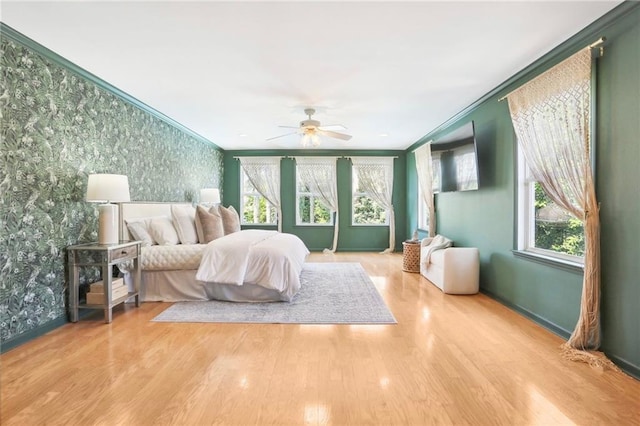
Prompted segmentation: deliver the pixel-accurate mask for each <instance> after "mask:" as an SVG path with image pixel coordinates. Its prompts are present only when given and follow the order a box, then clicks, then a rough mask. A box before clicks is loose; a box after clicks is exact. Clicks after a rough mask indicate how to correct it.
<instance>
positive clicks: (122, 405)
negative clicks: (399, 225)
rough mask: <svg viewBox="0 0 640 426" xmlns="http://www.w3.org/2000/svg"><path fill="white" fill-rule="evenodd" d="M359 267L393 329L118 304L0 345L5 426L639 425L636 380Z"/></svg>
mask: <svg viewBox="0 0 640 426" xmlns="http://www.w3.org/2000/svg"><path fill="white" fill-rule="evenodd" d="M309 261H310V262H333V261H336V262H360V263H362V265H363V266H364V268H365V269H366V270H367V272H368V273H369V275H370V276H371V278H372V280H373V282H374V284H375V285H376V287H377V289H378V290H379V292H380V293H381V294H382V296H383V298H384V299H385V301H386V303H387V305H388V306H389V308H390V309H391V311H392V312H393V314H394V316H395V317H396V319H397V320H398V324H397V325H291V324H289V325H282V324H280V325H279V324H178V323H154V322H150V320H151V319H152V318H153V317H154V316H156V315H157V314H159V313H160V312H161V311H162V310H164V309H165V308H166V307H167V305H168V304H163V303H143V304H142V306H141V307H140V308H138V309H136V308H135V307H133V306H129V305H128V306H126V307H124V308H117V309H115V311H114V320H113V323H111V324H104V323H103V322H102V318H101V317H100V316H99V315H97V316H91V317H89V318H87V319H83V320H81V321H80V322H79V323H77V324H67V325H65V326H64V327H61V328H59V329H57V330H55V331H53V332H51V333H49V334H47V335H46V336H43V337H41V338H38V339H36V340H34V341H32V342H29V343H27V344H24V345H22V346H20V347H18V348H16V349H13V350H11V351H9V352H7V353H5V354H3V355H2V357H1V359H0V361H1V367H2V373H1V382H0V385H1V388H2V389H1V398H2V399H1V411H0V414H1V417H0V423H2V424H3V425H39V424H65V425H67V424H69V425H74V424H77V425H94V424H97V425H148V424H149V425H150V424H154V425H163V424H176V425H204V424H242V425H244V424H260V425H270V424H277V425H281V424H296V425H298V424H310V425H316V424H318V425H320V424H348V425H357V424H382V425H390V424H403V425H404V424H420V425H423V424H473V425H484V424H492V425H493V424H500V425H516V424H517V425H525V424H527V425H528V424H544V425H549V424H580V425H596V424H602V425H632V424H633V425H637V424H639V423H640V381H637V380H635V379H633V378H631V377H628V376H626V375H624V374H622V373H617V372H611V371H599V370H596V369H593V368H591V367H589V366H587V365H585V364H580V363H574V362H570V361H565V360H563V359H562V358H561V357H560V355H559V346H560V344H561V343H562V339H561V338H559V337H557V336H555V335H553V334H551V333H550V332H548V331H546V330H544V329H543V328H541V327H539V326H538V325H536V324H535V323H533V322H531V321H529V320H528V319H526V318H524V317H522V316H520V315H519V314H517V313H515V312H513V311H511V310H509V309H507V308H505V307H503V306H502V305H500V304H499V303H497V302H495V301H493V300H492V299H490V298H488V297H486V296H484V295H475V296H451V295H444V294H442V293H441V292H440V290H438V289H437V288H436V287H435V286H433V285H432V284H430V283H429V282H428V281H427V280H426V279H424V278H422V277H420V275H419V274H411V273H406V272H402V271H401V269H402V257H401V255H399V254H394V255H379V254H373V253H367V254H360V253H359V254H336V255H323V254H319V253H314V254H312V255H311V256H310V258H309Z"/></svg>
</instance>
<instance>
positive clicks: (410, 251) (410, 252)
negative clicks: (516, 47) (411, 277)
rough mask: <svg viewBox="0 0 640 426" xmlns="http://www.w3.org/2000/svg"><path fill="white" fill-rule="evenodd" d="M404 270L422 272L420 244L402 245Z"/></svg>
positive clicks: (407, 243) (414, 242)
mask: <svg viewBox="0 0 640 426" xmlns="http://www.w3.org/2000/svg"><path fill="white" fill-rule="evenodd" d="M402 270H403V271H405V272H420V242H419V241H405V242H404V243H402Z"/></svg>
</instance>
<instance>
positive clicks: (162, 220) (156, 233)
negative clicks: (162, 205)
mask: <svg viewBox="0 0 640 426" xmlns="http://www.w3.org/2000/svg"><path fill="white" fill-rule="evenodd" d="M149 235H151V237H153V239H154V240H156V241H157V242H158V244H160V245H163V246H168V245H171V246H173V245H176V244H178V243H179V242H180V239H179V238H178V233H177V232H176V228H174V227H173V223H171V219H169V218H168V217H154V218H153V219H151V222H150V223H149Z"/></svg>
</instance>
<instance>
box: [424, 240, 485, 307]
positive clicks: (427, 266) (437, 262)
mask: <svg viewBox="0 0 640 426" xmlns="http://www.w3.org/2000/svg"><path fill="white" fill-rule="evenodd" d="M431 240H432V239H431V238H425V239H424V240H422V243H421V256H420V274H422V275H423V276H424V277H425V278H427V279H428V280H429V281H431V282H432V283H433V284H435V285H436V287H438V288H439V289H440V290H442V291H443V292H444V293H447V294H475V293H477V292H478V289H479V287H480V284H479V280H480V253H479V251H478V249H477V248H475V247H448V248H444V249H440V250H435V251H433V252H431V255H430V256H429V259H428V262H427V259H426V257H427V256H426V252H427V251H428V250H427V249H426V247H427V246H428V245H429V244H430V243H431Z"/></svg>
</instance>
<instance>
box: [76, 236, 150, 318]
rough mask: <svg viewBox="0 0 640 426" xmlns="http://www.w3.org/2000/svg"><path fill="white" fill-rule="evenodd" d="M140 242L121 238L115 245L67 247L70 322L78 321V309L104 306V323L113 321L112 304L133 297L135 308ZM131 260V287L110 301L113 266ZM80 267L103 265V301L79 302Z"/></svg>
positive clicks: (137, 295)
mask: <svg viewBox="0 0 640 426" xmlns="http://www.w3.org/2000/svg"><path fill="white" fill-rule="evenodd" d="M141 248H142V241H120V242H119V243H117V244H99V243H86V244H77V245H74V246H69V247H67V251H68V254H69V314H70V319H71V322H78V309H103V310H104V322H106V323H110V322H111V320H112V309H113V307H114V306H116V305H119V304H120V303H124V302H125V301H126V300H127V299H129V298H131V297H135V303H136V307H139V306H140V296H139V291H140V261H139V259H140V250H141ZM127 261H131V262H132V264H133V269H132V270H131V273H132V276H133V284H134V290H133V291H132V292H131V291H130V292H128V294H127V295H126V296H122V297H120V298H118V299H115V300H111V282H112V280H113V274H112V270H113V266H114V265H117V264H119V263H123V262H127ZM83 266H99V267H101V268H102V281H103V282H104V301H103V302H102V304H98V305H89V304H80V301H79V300H78V299H79V291H78V290H79V289H78V286H79V278H80V268H81V267H83Z"/></svg>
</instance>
